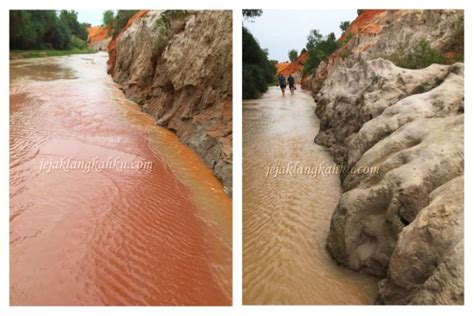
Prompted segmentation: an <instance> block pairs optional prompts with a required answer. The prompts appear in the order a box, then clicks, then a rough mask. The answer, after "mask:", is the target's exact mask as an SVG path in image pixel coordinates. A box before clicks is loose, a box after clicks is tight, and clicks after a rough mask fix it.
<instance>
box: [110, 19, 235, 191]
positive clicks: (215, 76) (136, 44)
mask: <svg viewBox="0 0 474 316" xmlns="http://www.w3.org/2000/svg"><path fill="white" fill-rule="evenodd" d="M161 14H163V12H161V11H149V12H146V13H145V14H143V15H142V16H141V17H140V18H138V19H136V21H134V22H133V23H132V24H131V25H129V26H127V29H126V30H125V31H124V32H122V33H121V34H120V35H119V36H118V38H117V39H116V43H115V44H114V45H111V46H113V47H112V49H113V50H114V52H113V56H112V57H113V61H111V62H110V63H109V72H110V73H111V74H112V76H113V78H114V80H115V81H116V82H118V83H120V84H121V85H122V87H123V91H124V92H125V94H126V96H127V97H128V98H130V99H132V100H134V101H135V102H137V103H138V104H139V105H140V106H141V107H142V109H143V110H144V111H145V112H147V113H150V114H151V115H153V116H154V117H155V119H156V121H157V123H158V124H159V125H162V126H164V127H166V128H169V129H171V130H174V131H175V132H176V134H177V136H178V137H179V138H180V139H181V140H182V141H183V142H184V143H186V144H187V145H189V146H190V147H191V148H193V149H194V150H195V151H196V152H197V153H198V154H199V155H200V156H201V157H202V158H203V160H204V161H205V162H206V164H207V165H208V166H209V167H210V168H211V169H212V170H213V171H214V173H215V175H216V176H217V177H218V178H219V179H220V180H221V181H222V182H223V184H224V187H225V190H226V191H227V192H228V193H229V194H231V190H232V13H231V12H230V11H188V12H187V13H186V14H185V15H180V16H179V17H177V18H176V19H174V20H173V19H172V20H171V26H170V29H169V30H168V31H167V32H163V31H161V30H160V27H159V26H158V24H157V22H158V21H159V20H160V17H161Z"/></svg>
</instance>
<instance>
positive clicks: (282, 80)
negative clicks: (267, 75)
mask: <svg viewBox="0 0 474 316" xmlns="http://www.w3.org/2000/svg"><path fill="white" fill-rule="evenodd" d="M278 83H279V84H280V89H281V94H282V95H283V96H285V89H286V78H285V76H283V75H281V74H280V75H279V76H278Z"/></svg>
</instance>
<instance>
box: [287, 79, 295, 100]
mask: <svg viewBox="0 0 474 316" xmlns="http://www.w3.org/2000/svg"><path fill="white" fill-rule="evenodd" d="M288 85H289V86H290V92H291V94H292V95H293V94H294V93H295V90H296V87H295V78H293V76H292V75H291V74H290V75H289V76H288Z"/></svg>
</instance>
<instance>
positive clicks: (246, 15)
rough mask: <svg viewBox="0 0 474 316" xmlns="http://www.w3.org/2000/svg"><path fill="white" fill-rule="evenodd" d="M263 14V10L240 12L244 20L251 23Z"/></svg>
mask: <svg viewBox="0 0 474 316" xmlns="http://www.w3.org/2000/svg"><path fill="white" fill-rule="evenodd" d="M262 14H263V10H250V9H244V10H242V16H243V17H244V19H246V20H250V21H252V20H253V19H254V18H256V17H259V16H261V15H262Z"/></svg>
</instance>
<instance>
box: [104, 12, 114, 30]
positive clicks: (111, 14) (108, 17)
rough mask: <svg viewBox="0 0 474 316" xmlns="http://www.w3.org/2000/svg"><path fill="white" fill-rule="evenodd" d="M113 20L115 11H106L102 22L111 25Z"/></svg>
mask: <svg viewBox="0 0 474 316" xmlns="http://www.w3.org/2000/svg"><path fill="white" fill-rule="evenodd" d="M113 20H114V11H112V10H106V11H104V15H103V17H102V22H103V23H104V25H105V26H107V27H110V26H111V25H112V22H113Z"/></svg>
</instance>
